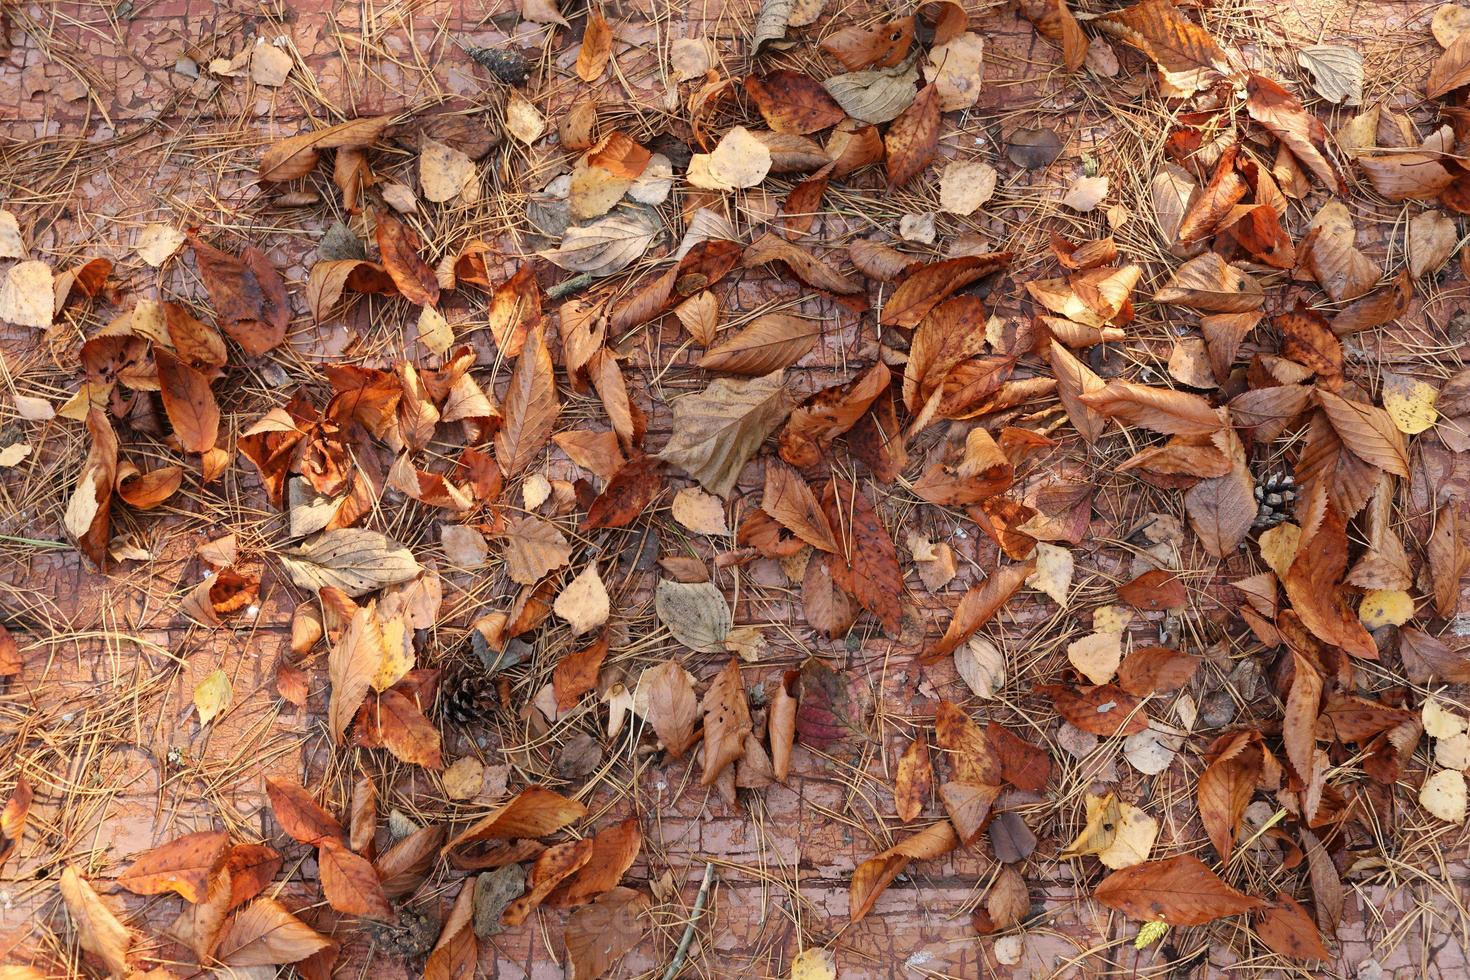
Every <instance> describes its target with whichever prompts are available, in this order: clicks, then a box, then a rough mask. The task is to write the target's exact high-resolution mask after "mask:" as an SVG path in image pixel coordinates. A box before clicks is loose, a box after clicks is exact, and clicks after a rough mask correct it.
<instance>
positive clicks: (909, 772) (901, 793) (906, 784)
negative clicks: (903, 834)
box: [893, 732, 934, 823]
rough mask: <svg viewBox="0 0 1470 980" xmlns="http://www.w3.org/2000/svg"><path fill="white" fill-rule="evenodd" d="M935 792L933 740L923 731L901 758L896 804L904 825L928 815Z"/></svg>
mask: <svg viewBox="0 0 1470 980" xmlns="http://www.w3.org/2000/svg"><path fill="white" fill-rule="evenodd" d="M933 793H934V767H933V766H932V765H931V764H930V762H929V739H928V738H926V737H925V736H924V734H923V733H922V732H921V733H919V734H918V735H917V736H915V738H914V740H913V741H912V742H910V743H909V745H908V748H906V749H904V750H903V755H901V756H899V759H898V776H897V778H896V779H895V780H894V784H893V804H894V808H895V809H896V810H897V811H898V819H900V820H902V821H903V822H904V823H910V822H912V821H913V820H915V819H916V818H917V817H918V816H919V814H921V813H923V812H924V804H926V803H927V802H928V801H929V797H930V796H932V795H933Z"/></svg>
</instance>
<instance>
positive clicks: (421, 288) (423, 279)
mask: <svg viewBox="0 0 1470 980" xmlns="http://www.w3.org/2000/svg"><path fill="white" fill-rule="evenodd" d="M375 234H376V236H377V239H378V256H379V259H380V261H381V262H382V263H383V268H384V269H387V270H388V275H389V276H391V277H392V279H393V282H394V284H395V285H397V286H398V291H399V292H400V293H402V294H403V297H404V299H406V300H408V301H409V302H410V303H414V304H415V305H418V306H437V305H438V303H439V278H438V277H437V276H436V275H434V270H433V269H432V268H430V266H429V264H428V263H427V262H425V261H424V260H423V259H422V258H420V257H419V249H420V248H422V247H423V242H422V241H420V240H419V236H418V233H417V232H415V231H414V230H413V229H412V228H410V227H408V226H407V225H405V224H404V223H403V222H401V221H399V220H398V219H397V218H395V217H393V216H392V215H390V214H386V213H383V212H379V213H378V223H377V229H376V232H375Z"/></svg>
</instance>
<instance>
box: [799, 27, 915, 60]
mask: <svg viewBox="0 0 1470 980" xmlns="http://www.w3.org/2000/svg"><path fill="white" fill-rule="evenodd" d="M913 41H914V19H913V18H912V17H898V18H895V19H893V20H888V21H880V22H879V23H877V24H874V25H873V26H872V27H870V28H867V29H866V30H865V29H863V28H861V27H844V28H843V29H842V30H840V31H837V32H836V33H834V34H832V35H831V36H829V37H827V38H824V39H823V41H822V43H821V48H822V50H823V51H825V52H827V53H828V54H830V55H831V56H832V57H834V58H836V59H837V60H838V61H840V62H842V65H843V67H844V68H846V69H847V70H848V71H857V70H858V69H860V68H871V67H873V66H877V67H880V68H892V67H893V66H894V65H896V64H898V63H899V62H900V61H903V59H904V57H905V56H907V55H908V53H909V46H910V45H912V44H913Z"/></svg>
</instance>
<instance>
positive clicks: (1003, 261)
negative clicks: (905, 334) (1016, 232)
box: [879, 252, 1011, 329]
mask: <svg viewBox="0 0 1470 980" xmlns="http://www.w3.org/2000/svg"><path fill="white" fill-rule="evenodd" d="M1010 262H1011V253H1010V252H992V253H990V254H988V255H964V256H960V257H959V258H955V259H944V260H942V261H939V262H931V263H929V264H928V265H925V266H921V267H919V268H918V269H915V270H914V271H912V272H910V273H909V274H908V276H907V277H906V278H905V279H904V281H903V282H901V283H899V286H898V288H897V289H895V290H894V291H893V295H892V296H890V297H889V298H888V301H887V302H886V303H885V304H884V305H883V314H882V316H881V317H879V322H880V323H882V324H883V326H885V327H904V328H907V329H911V328H913V327H916V326H918V325H919V323H920V322H921V321H922V320H923V319H924V317H926V316H928V315H929V311H930V310H932V309H934V307H936V306H938V305H939V304H940V303H942V302H944V300H946V299H948V298H949V297H950V296H952V295H953V294H954V293H956V292H958V291H959V290H961V289H964V288H965V287H966V286H968V285H970V283H972V282H975V281H976V280H978V279H983V278H985V277H986V276H988V275H990V274H991V273H993V272H996V271H998V270H1000V269H1004V268H1006V267H1007V266H1008V265H1010Z"/></svg>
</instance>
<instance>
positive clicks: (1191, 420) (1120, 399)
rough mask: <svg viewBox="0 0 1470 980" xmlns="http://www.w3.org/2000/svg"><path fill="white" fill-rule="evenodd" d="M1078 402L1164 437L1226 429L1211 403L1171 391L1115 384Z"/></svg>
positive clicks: (1206, 433) (1110, 384) (1114, 382)
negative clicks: (1160, 433) (1159, 433)
mask: <svg viewBox="0 0 1470 980" xmlns="http://www.w3.org/2000/svg"><path fill="white" fill-rule="evenodd" d="M1079 400H1080V401H1081V402H1082V403H1083V404H1084V405H1086V406H1087V407H1088V408H1090V409H1092V410H1093V411H1095V412H1098V413H1099V414H1101V415H1105V416H1107V417H1108V418H1113V419H1118V420H1119V421H1121V422H1126V423H1128V424H1129V425H1141V426H1143V427H1144V428H1146V429H1152V430H1153V431H1155V432H1162V433H1163V434H1164V435H1210V434H1211V433H1214V432H1218V431H1219V430H1220V429H1222V428H1224V427H1225V420H1224V419H1223V418H1222V417H1221V415H1220V412H1219V411H1217V410H1216V409H1213V408H1211V407H1210V403H1209V402H1207V401H1205V400H1204V399H1203V398H1201V397H1200V396H1199V395H1195V394H1192V393H1190V392H1187V391H1175V390H1174V389H1172V388H1150V387H1149V386H1147V385H1140V384H1133V383H1132V382H1129V381H1112V382H1109V383H1108V385H1107V387H1105V388H1102V389H1101V390H1099V391H1094V392H1091V393H1089V394H1083V395H1081V396H1080V398H1079Z"/></svg>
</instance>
